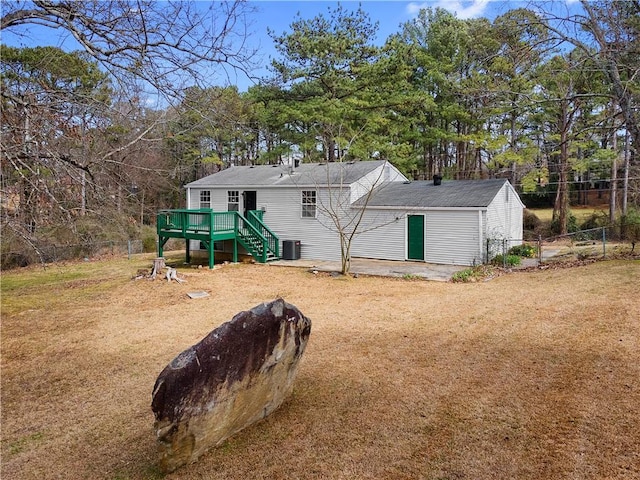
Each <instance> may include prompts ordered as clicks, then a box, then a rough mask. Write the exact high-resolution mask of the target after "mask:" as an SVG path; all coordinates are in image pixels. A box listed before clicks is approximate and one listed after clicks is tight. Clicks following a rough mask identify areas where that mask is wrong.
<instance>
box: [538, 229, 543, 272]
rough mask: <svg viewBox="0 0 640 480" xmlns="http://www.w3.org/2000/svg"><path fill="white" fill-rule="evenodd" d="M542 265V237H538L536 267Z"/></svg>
mask: <svg viewBox="0 0 640 480" xmlns="http://www.w3.org/2000/svg"><path fill="white" fill-rule="evenodd" d="M540 264H542V235H538V265H540Z"/></svg>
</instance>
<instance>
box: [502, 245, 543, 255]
mask: <svg viewBox="0 0 640 480" xmlns="http://www.w3.org/2000/svg"><path fill="white" fill-rule="evenodd" d="M536 252H537V249H536V247H534V246H533V245H530V244H528V243H523V244H522V245H514V246H513V247H511V248H510V249H509V252H508V253H509V255H517V256H518V257H525V258H533V257H535V256H536Z"/></svg>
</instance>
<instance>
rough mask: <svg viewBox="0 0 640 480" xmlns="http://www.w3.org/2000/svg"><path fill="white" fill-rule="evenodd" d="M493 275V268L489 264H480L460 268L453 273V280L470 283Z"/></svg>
mask: <svg viewBox="0 0 640 480" xmlns="http://www.w3.org/2000/svg"><path fill="white" fill-rule="evenodd" d="M491 275H493V268H492V267H490V266H487V265H478V266H477V267H473V268H467V269H465V270H460V271H459V272H456V273H454V274H453V275H452V277H451V281H452V282H454V283H470V282H477V281H478V280H480V279H482V278H488V277H490V276H491Z"/></svg>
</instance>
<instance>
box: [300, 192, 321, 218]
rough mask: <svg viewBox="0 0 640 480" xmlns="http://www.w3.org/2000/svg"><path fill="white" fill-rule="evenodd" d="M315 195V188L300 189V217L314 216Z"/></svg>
mask: <svg viewBox="0 0 640 480" xmlns="http://www.w3.org/2000/svg"><path fill="white" fill-rule="evenodd" d="M316 206H317V196H316V191H315V190H303V191H302V218H316Z"/></svg>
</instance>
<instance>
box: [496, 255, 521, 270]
mask: <svg viewBox="0 0 640 480" xmlns="http://www.w3.org/2000/svg"><path fill="white" fill-rule="evenodd" d="M520 262H521V259H520V257H519V256H518V255H507V256H506V257H504V256H503V255H502V254H500V255H496V256H495V257H493V260H491V263H493V264H494V265H506V266H507V267H515V266H516V265H520Z"/></svg>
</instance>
